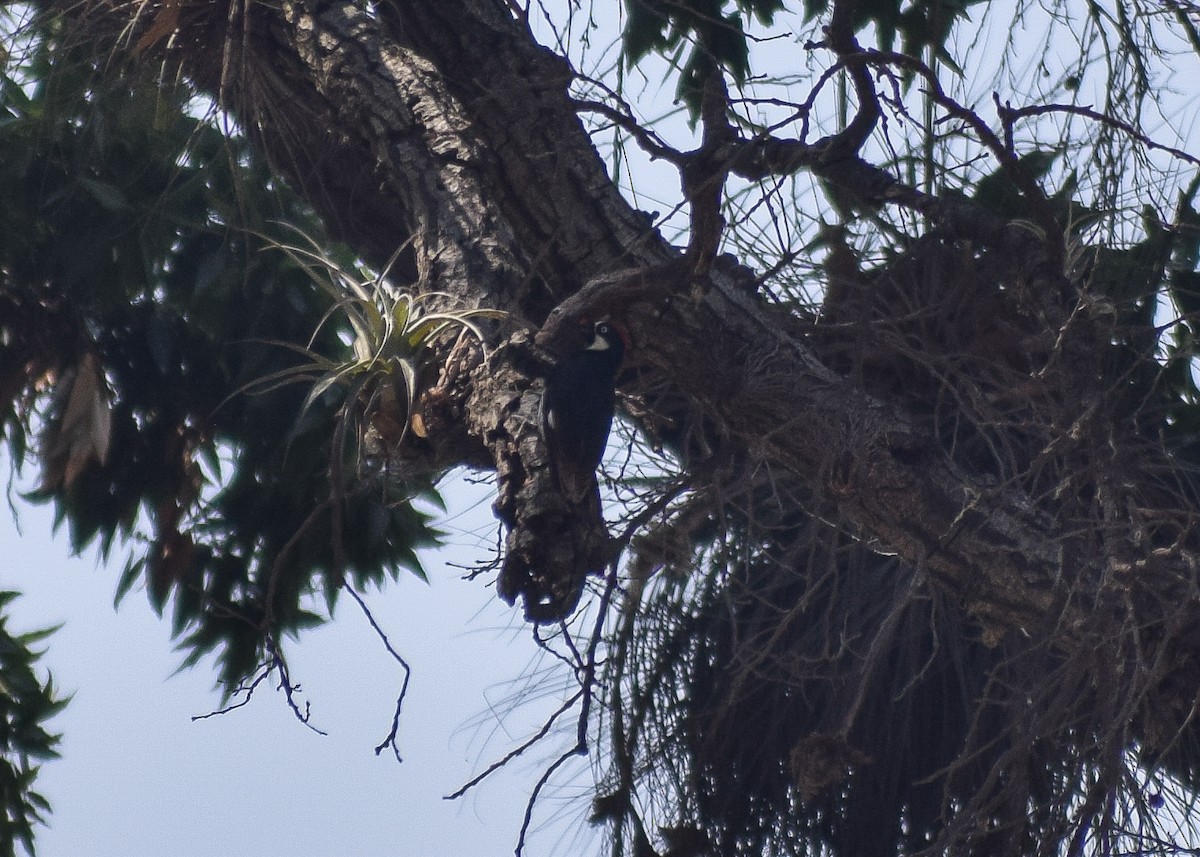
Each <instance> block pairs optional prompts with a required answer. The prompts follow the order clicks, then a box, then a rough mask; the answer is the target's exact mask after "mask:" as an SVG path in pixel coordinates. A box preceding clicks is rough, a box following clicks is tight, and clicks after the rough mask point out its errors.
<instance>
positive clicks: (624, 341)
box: [584, 320, 629, 356]
mask: <svg viewBox="0 0 1200 857" xmlns="http://www.w3.org/2000/svg"><path fill="white" fill-rule="evenodd" d="M584 323H585V324H591V323H590V322H584ZM591 328H592V330H591V342H590V343H589V344H588V346H587V350H588V351H615V352H617V354H619V355H622V356H623V355H624V354H625V352H626V351H628V350H629V335H628V334H627V333H625V331H624V330H622V329H621V328H620V327H618V326H617V325H616V324H614V323H613V322H611V321H608V320H604V321H598V322H596V323H595V324H593V325H591Z"/></svg>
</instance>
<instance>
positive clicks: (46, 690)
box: [0, 591, 67, 857]
mask: <svg viewBox="0 0 1200 857" xmlns="http://www.w3.org/2000/svg"><path fill="white" fill-rule="evenodd" d="M16 597H17V593H15V592H9V591H4V592H0V813H2V815H0V855H3V857H14V855H15V854H16V853H17V852H16V845H17V843H18V842H19V843H21V845H22V846H24V848H25V850H26V851H28V852H29V853H30V854H32V853H33V850H34V849H33V825H34V824H37V823H44V822H45V820H46V819H45V814H46V813H48V812H49V811H50V804H49V803H48V802H47V801H46V799H45V798H44V797H42V795H40V794H38V793H37V792H36V791H34V790H33V785H34V781H35V780H36V779H37V776H38V771H39V768H40V764H39V763H40V762H42V761H45V760H47V759H54V758H57V757H58V752H57V750H56V749H55V748H56V746H57V745H58V742H59V737H60V736H58V735H55V734H53V733H51V732H48V731H46V726H45V724H46V721H48V720H49V719H51V718H52V717H53V716H54V715H55V714H57V713H58V712H59V711H61V710H62V709H63V707H64V706H65V705H66V704H67V700H66V699H64V698H62V697H59V696H58V694H57V691H56V690H55V687H54V681H53V680H52V679H50V678H47V679H46V680H45V681H44V682H43V681H42V680H41V679H40V678H38V675H37V673H36V671H35V669H34V667H35V665H36V663H37V661H38V659H39V658H40V657H41V653H40V652H39V651H37V650H36V647H37V646H38V645H39V644H40V643H42V642H43V641H44V640H46V639H47V638H48V637H49V636H50V635H51V634H53V633H54V629H53V628H50V629H46V630H42V631H34V632H31V633H27V634H13V633H12V632H11V631H9V629H8V620H7V617H6V615H5V613H7V608H8V605H9V604H11V603H12V601H13V599H15V598H16Z"/></svg>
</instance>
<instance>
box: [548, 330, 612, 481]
mask: <svg viewBox="0 0 1200 857" xmlns="http://www.w3.org/2000/svg"><path fill="white" fill-rule="evenodd" d="M583 324H584V325H587V324H588V323H587V322H583ZM584 341H585V342H586V345H585V346H584V347H582V348H579V349H576V350H574V351H572V352H570V353H568V354H566V355H564V356H563V357H562V359H560V360H559V361H558V363H557V364H555V366H554V368H553V369H552V370H551V371H550V373H549V375H548V376H547V378H546V388H545V391H544V392H543V393H542V402H541V423H542V436H543V437H544V438H545V441H546V446H547V448H548V450H549V453H550V465H551V467H552V469H553V471H554V473H555V475H556V476H557V478H558V484H559V487H560V488H561V489H562V492H563V494H564V495H566V497H567V498H568V499H569V500H570V501H571V502H572V503H576V504H579V503H583V502H584V501H586V500H588V499H589V498H590V497H591V496H593V495H594V496H595V497H596V498H597V500H598V499H599V494H598V487H597V482H596V468H598V467H599V466H600V460H601V459H602V458H603V457H604V447H605V445H606V444H607V443H608V432H609V430H610V428H611V427H612V419H613V413H614V411H615V409H616V378H617V372H618V371H619V370H620V368H621V362H622V361H623V360H624V358H625V351H626V348H627V345H628V342H627V339H626V336H625V333H624V332H623V331H622V330H621V329H620V328H619V327H617V326H616V325H615V324H613V323H612V322H610V321H599V322H596V323H595V324H594V325H590V329H589V330H585V336H584Z"/></svg>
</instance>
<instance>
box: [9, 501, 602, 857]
mask: <svg viewBox="0 0 1200 857" xmlns="http://www.w3.org/2000/svg"><path fill="white" fill-rule="evenodd" d="M481 490H483V489H481V488H480V487H474V488H464V487H463V486H461V485H460V486H458V487H455V488H453V489H452V490H451V491H450V492H449V493H450V495H451V500H452V501H455V502H454V503H453V505H454V507H455V508H456V509H457V510H463V509H464V508H466V511H465V512H463V513H462V514H455V509H452V513H451V516H450V517H449V519H448V521H447V523H446V526H447V528H448V529H450V530H452V532H453V535H452V536H451V538H450V543H449V546H448V548H447V549H445V550H442V551H438V552H430V553H428V554H427V555H426V567H427V570H428V572H429V576H430V580H431V583H430V584H429V585H426V584H424V583H421V582H420V581H419V580H417V579H415V578H412V577H407V576H406V577H404V578H402V579H401V581H400V582H399V584H397V585H395V586H391V587H389V588H388V589H387V590H386V591H384V592H382V593H380V592H375V593H371V594H369V596H368V601H369V604H370V605H371V607H372V610H373V612H374V613H375V614H376V619H377V620H378V621H379V622H380V623H381V625H382V626H383V627H384V629H385V631H386V632H387V634H388V635H389V638H390V640H391V642H392V644H393V645H394V646H395V647H396V648H397V649H398V650H399V651H400V653H401V654H402V655H403V656H404V657H405V658H406V659H407V660H408V661H409V663H410V664H411V665H412V667H413V671H414V675H413V679H412V683H411V686H410V691H409V696H408V698H407V700H406V703H405V709H404V715H403V720H402V725H401V733H400V735H401V749H402V751H403V754H404V757H405V761H404V763H403V764H397V763H396V761H395V759H394V758H393V757H392V756H391V755H390V753H388V752H387V751H385V753H384V754H383V755H382V756H379V757H376V756H375V754H374V751H373V748H374V747H375V746H376V745H377V744H378V743H379V742H380V740H381V739H382V738H383V737H384V736H385V735H386V734H387V731H388V728H389V726H390V723H391V716H392V711H393V707H394V700H395V695H396V692H397V690H398V688H399V682H400V678H401V674H400V670H399V668H398V666H397V665H396V664H395V662H394V661H393V660H391V658H390V657H389V656H388V655H387V653H386V652H385V651H384V649H383V646H382V645H381V643H380V642H379V640H378V638H377V637H375V636H374V633H373V632H372V630H371V629H370V627H369V626H368V624H367V622H366V619H365V618H364V617H363V615H362V613H361V611H360V610H359V609H358V607H357V606H356V605H355V604H354V603H353V602H352V601H350V600H349V599H344V600H343V602H342V603H341V605H340V607H339V611H338V618H337V621H336V622H334V623H331V624H330V625H328V626H327V627H325V628H322V629H318V630H316V631H313V632H310V633H308V634H306V636H305V637H304V638H303V639H302V641H301V642H300V644H299V645H293V646H292V647H291V649H290V652H291V668H292V671H293V674H294V679H295V680H297V681H299V682H301V683H302V686H303V698H304V699H305V700H306V701H308V702H310V703H311V704H312V712H313V723H314V724H315V725H316V726H318V727H320V728H321V729H324V730H325V731H326V732H328V733H329V734H328V736H321V735H317V734H315V733H313V732H312V731H310V730H308V729H307V728H305V727H304V726H302V725H301V724H300V723H298V722H297V721H296V720H295V719H294V718H293V717H292V715H291V713H290V712H289V710H288V708H287V707H286V705H285V702H284V699H283V696H282V694H279V693H276V692H274V691H273V690H269V689H268V688H267V686H266V685H264V686H263V687H262V688H261V689H260V690H259V692H258V694H257V695H256V697H255V699H254V700H253V702H252V703H251V704H250V705H249V706H247V707H245V708H242V709H239V710H238V711H236V712H233V713H231V714H227V715H224V716H222V717H216V718H211V719H207V720H202V721H197V722H193V721H192V720H191V718H192V716H193V715H197V714H203V713H206V712H208V711H210V710H212V709H213V708H214V707H216V706H217V705H218V704H219V697H218V695H217V693H216V692H215V691H214V690H213V681H214V675H215V673H214V671H213V670H212V669H211V666H210V665H209V664H207V663H206V664H202V665H200V666H198V667H196V668H195V669H193V670H190V671H187V672H184V673H181V674H178V675H173V673H174V672H175V668H176V666H177V665H178V663H179V661H180V657H181V656H180V654H179V653H177V652H175V651H174V648H173V644H172V642H171V640H170V633H169V623H168V622H167V621H164V620H160V619H159V618H158V617H157V616H156V615H155V614H154V613H153V611H152V610H151V609H150V607H149V606H148V604H147V602H146V599H145V596H144V593H141V592H134V593H131V594H130V595H129V596H128V597H127V598H126V599H125V601H124V602H123V603H122V605H121V607H120V609H119V610H118V611H114V609H113V606H112V597H113V591H114V587H115V583H116V576H117V572H118V569H119V567H120V563H112V564H110V567H108V568H105V567H100V566H97V565H96V564H95V562H94V560H93V559H92V558H74V559H72V558H68V557H67V548H66V545H65V539H61V538H60V539H57V540H51V538H50V530H51V514H50V510H49V508H48V507H29V506H25V505H18V511H19V517H20V526H21V529H22V531H23V532H24V536H23V537H18V535H17V532H16V528H15V527H14V524H13V521H12V516H11V515H10V514H5V515H3V516H0V517H2V520H0V544H2V545H3V546H4V551H5V559H4V562H3V563H0V588H6V589H17V590H20V591H22V592H24V593H25V595H24V596H23V597H22V598H21V599H19V600H18V601H17V602H16V603H15V605H14V606H13V608H12V618H11V620H10V621H11V625H12V628H13V629H14V630H17V631H27V630H32V629H35V628H39V627H44V626H46V625H51V624H57V623H64V624H63V628H62V629H61V630H60V631H59V632H58V633H56V634H55V635H54V636H53V637H52V638H51V639H50V641H49V643H48V646H47V649H48V651H47V654H46V656H45V657H44V659H43V660H42V662H41V664H42V667H43V668H44V669H45V668H48V669H49V670H50V671H51V672H52V673H53V675H54V679H55V682H56V683H57V684H58V685H59V687H61V688H62V689H64V690H65V691H69V692H73V693H74V699H73V701H72V702H71V704H70V705H69V706H68V707H67V709H66V711H65V712H64V713H63V714H61V715H60V716H59V717H57V718H56V719H55V720H54V721H53V723H52V726H53V727H54V728H55V729H56V730H57V731H60V732H63V733H65V737H64V739H63V743H62V746H61V750H62V753H63V758H62V759H60V760H57V761H53V762H50V763H48V764H47V765H46V766H45V767H44V769H43V773H42V776H41V777H40V778H39V788H40V790H41V791H42V793H43V794H45V795H46V796H47V797H48V798H49V799H50V801H51V802H52V803H53V805H54V813H53V815H52V816H51V817H50V826H49V827H48V828H41V829H40V831H39V836H38V841H37V844H38V854H39V855H42V857H68V855H69V856H70V857H75V856H76V855H110V854H111V855H122V857H152V855H160V854H161V855H167V854H169V855H172V857H192V856H193V855H195V857H201V855H203V857H225V856H226V855H229V857H234V855H239V857H240V855H246V854H250V855H256V856H257V857H273V855H279V857H284V855H288V857H291V855H297V854H304V855H355V857H372V855H399V857H424V855H438V857H441V855H446V857H455V855H472V857H491V856H492V855H497V857H499V855H506V854H512V853H513V848H514V847H515V844H516V840H517V834H518V830H519V828H520V822H521V817H522V814H523V812H524V809H525V799H526V797H527V795H528V793H529V790H530V788H531V787H532V785H533V783H534V782H535V781H536V779H537V776H538V775H539V773H540V771H541V768H540V767H537V768H535V767H532V766H531V765H530V764H525V763H524V761H523V760H521V761H520V762H519V763H518V764H517V765H516V766H514V767H513V768H512V769H511V770H509V771H505V772H502V773H501V774H499V775H498V776H497V778H496V779H494V780H492V781H490V782H485V783H484V784H483V785H481V786H480V787H479V788H478V789H476V790H475V792H473V793H472V794H471V795H468V796H467V797H466V798H464V799H462V800H459V801H455V802H448V801H445V800H443V799H442V795H444V794H447V793H449V792H451V791H453V790H454V789H456V788H457V787H458V786H459V785H461V784H462V783H463V782H465V781H466V780H468V779H470V778H471V777H472V776H473V775H474V774H475V773H477V772H478V771H479V770H481V769H482V768H483V767H485V766H486V765H487V764H488V763H490V762H491V761H492V760H494V759H495V758H498V757H499V756H500V755H502V754H503V753H504V752H506V751H507V750H508V749H510V748H511V747H512V746H515V744H516V743H519V742H520V741H521V740H523V739H524V738H525V737H527V736H528V735H529V734H530V733H531V731H533V730H534V729H536V728H537V726H539V725H540V723H541V720H540V717H541V715H543V714H544V713H546V712H547V711H550V710H553V709H554V708H555V707H557V704H558V701H559V700H561V698H562V697H561V696H560V695H559V693H558V692H557V690H558V687H559V686H561V681H557V682H555V681H550V682H545V681H544V680H543V679H542V678H540V677H535V678H534V680H533V682H532V686H529V683H528V682H527V683H525V684H522V683H521V682H520V681H516V680H518V677H519V676H521V674H522V672H523V671H524V670H525V669H526V668H527V667H528V666H529V665H530V664H531V663H532V662H533V660H534V659H535V657H536V650H535V648H534V646H533V643H532V641H531V639H530V636H529V632H528V630H527V629H526V628H524V627H523V625H522V623H521V621H520V617H519V614H518V613H517V612H516V611H513V610H512V609H510V608H508V607H507V606H506V605H504V604H502V603H501V602H499V601H498V600H497V599H496V598H495V595H494V591H493V590H492V589H491V588H490V587H485V586H484V583H483V579H482V578H481V579H480V580H479V581H476V582H474V583H468V582H464V581H462V580H461V579H460V575H461V571H460V570H458V569H456V568H452V567H449V566H447V564H446V563H447V561H450V562H455V563H469V562H471V561H474V560H478V559H480V558H484V557H486V553H485V551H484V549H483V548H482V547H481V545H480V539H481V538H482V540H483V541H484V542H486V541H487V540H488V539H490V538H494V530H493V529H492V526H493V525H491V524H490V523H489V521H490V510H489V509H488V505H487V501H485V502H483V503H479V502H478V501H479V496H480V493H481ZM489 490H490V489H489ZM471 506H473V508H467V507H471ZM514 681H516V683H514ZM539 689H541V690H546V691H547V693H548V694H549V695H548V696H545V698H542V699H540V700H535V701H532V702H530V703H529V704H528V705H527V706H524V707H522V709H521V710H518V711H516V712H514V711H512V702H511V699H512V697H513V696H514V695H516V696H524V697H529V696H531V695H532V696H537V695H538V693H539ZM526 709H527V710H526ZM567 728H568V729H571V724H567ZM572 731H573V730H572ZM489 738H490V740H489ZM571 739H572V735H567V736H565V737H564V738H563V739H562V740H561V741H556V742H554V743H552V744H547V745H545V747H544V749H543V750H542V751H533V752H532V753H531V754H530V756H531V757H532V759H533V760H535V761H537V762H539V763H545V762H547V761H548V760H550V759H552V758H553V756H554V755H556V754H557V753H559V752H561V750H562V749H563V748H564V747H566V746H569V743H570V740H571ZM555 782H556V783H558V784H559V785H561V786H564V787H565V788H564V789H562V790H561V791H559V792H558V793H557V794H556V793H555V792H553V791H552V792H551V793H550V794H549V796H548V798H547V800H545V801H543V802H542V803H541V804H540V805H539V807H538V810H537V812H536V814H535V827H538V828H541V829H540V830H539V831H538V832H536V833H535V834H534V835H533V837H532V839H531V842H530V845H529V847H528V849H527V852H526V853H527V854H528V855H530V857H538V855H550V854H558V853H563V852H562V850H561V847H562V846H563V845H565V842H562V843H560V841H559V840H560V837H562V836H564V835H565V836H567V837H568V840H567V841H573V839H572V837H574V836H576V835H577V833H578V831H579V830H580V829H581V828H583V829H587V825H586V823H585V821H584V819H585V817H586V814H587V811H588V801H587V797H586V795H584V796H583V797H582V799H577V800H574V801H569V802H565V803H564V801H563V798H564V797H566V796H569V795H577V796H578V795H580V794H581V793H582V792H583V791H585V790H586V789H587V787H588V786H589V785H590V783H591V777H590V773H589V772H588V770H587V762H586V761H585V760H580V761H579V762H578V763H576V764H575V766H574V776H573V777H572V775H571V774H569V773H563V774H562V775H560V776H559V777H556V779H555ZM562 813H565V814H562ZM556 814H562V816H561V817H560V818H557V819H556V818H554V816H555V815H556ZM585 835H588V834H586V833H585ZM569 850H570V853H572V854H581V853H586V852H587V851H588V850H591V849H587V848H586V847H585V845H584V843H581V842H574V844H573V845H572V846H571V847H570V849H569Z"/></svg>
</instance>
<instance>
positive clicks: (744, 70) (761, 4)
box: [621, 0, 784, 117]
mask: <svg viewBox="0 0 1200 857" xmlns="http://www.w3.org/2000/svg"><path fill="white" fill-rule="evenodd" d="M727 5H728V4H726V3H725V2H724V1H723V0H684V2H675V0H625V11H626V17H625V27H624V29H623V30H622V31H621V39H622V48H623V51H624V54H625V61H626V62H627V63H628V64H629V65H634V64H635V63H637V62H638V61H639V60H641V59H642V58H643V57H645V56H646V55H647V54H649V53H651V52H656V53H660V54H663V55H664V56H666V57H667V58H668V59H670V61H671V64H672V65H673V66H675V68H676V69H678V72H679V81H678V83H677V85H676V93H675V94H676V97H677V98H678V99H679V100H681V101H683V102H684V103H685V104H686V105H687V107H688V110H689V111H691V114H692V116H693V117H695V116H696V115H698V113H699V110H700V95H701V92H702V91H703V87H704V81H705V79H706V78H707V77H708V75H709V74H710V73H711V72H712V71H713V70H714V69H717V68H723V69H725V70H726V71H728V72H729V74H730V75H731V76H732V77H733V79H734V81H736V82H737V83H742V82H743V81H745V79H746V76H747V75H748V74H749V73H750V46H749V43H748V41H747V37H746V32H745V27H744V24H745V21H746V19H747V17H753V18H755V19H757V20H758V21H760V22H761V23H763V24H770V23H771V21H772V19H773V18H774V16H775V14H776V13H777V12H781V11H783V9H784V4H783V2H782V0H736V3H734V4H733V5H734V6H735V9H734V10H733V11H732V12H726V11H725V7H726V6H727ZM685 54H686V56H685Z"/></svg>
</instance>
